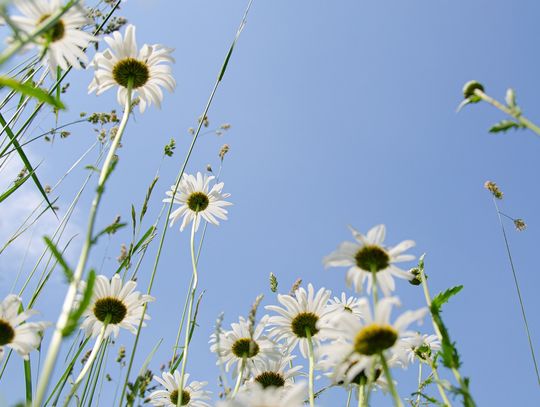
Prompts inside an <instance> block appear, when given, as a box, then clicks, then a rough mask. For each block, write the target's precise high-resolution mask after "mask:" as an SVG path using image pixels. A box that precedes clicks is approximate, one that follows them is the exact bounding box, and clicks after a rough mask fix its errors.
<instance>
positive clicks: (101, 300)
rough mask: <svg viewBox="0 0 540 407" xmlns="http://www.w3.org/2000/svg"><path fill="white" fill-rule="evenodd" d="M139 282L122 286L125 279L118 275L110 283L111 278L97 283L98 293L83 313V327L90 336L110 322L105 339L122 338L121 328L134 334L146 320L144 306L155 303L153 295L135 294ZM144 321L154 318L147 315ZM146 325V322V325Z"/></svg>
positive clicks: (99, 279) (102, 276)
mask: <svg viewBox="0 0 540 407" xmlns="http://www.w3.org/2000/svg"><path fill="white" fill-rule="evenodd" d="M136 287H137V283H135V281H128V282H127V283H125V284H122V279H121V278H120V276H119V275H118V274H115V275H114V276H113V278H112V279H110V280H109V278H108V277H107V276H104V275H99V276H97V277H96V280H95V282H94V290H93V292H92V299H91V301H90V305H89V306H88V308H87V309H86V311H85V312H84V314H83V317H85V319H84V321H83V323H82V324H81V329H84V330H85V332H86V335H87V336H98V335H99V333H100V331H101V328H102V327H103V325H104V324H105V323H107V328H106V329H105V334H104V338H107V337H109V336H110V335H111V334H114V336H115V337H117V336H118V333H119V332H120V328H125V329H127V330H128V331H130V332H132V333H133V334H136V333H137V328H138V326H139V323H140V321H141V318H142V314H143V309H144V304H146V303H147V302H151V301H154V298H153V297H151V296H150V295H146V294H141V293H140V292H139V291H135V288H136ZM144 319H145V320H147V319H150V317H149V316H148V314H146V313H145V315H144ZM145 325H146V324H145V323H143V326H145Z"/></svg>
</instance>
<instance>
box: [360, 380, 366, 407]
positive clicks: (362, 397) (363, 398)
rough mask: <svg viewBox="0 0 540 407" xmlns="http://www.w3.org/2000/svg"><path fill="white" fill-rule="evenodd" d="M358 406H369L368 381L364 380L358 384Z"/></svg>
mask: <svg viewBox="0 0 540 407" xmlns="http://www.w3.org/2000/svg"><path fill="white" fill-rule="evenodd" d="M358 407H367V400H366V383H365V382H364V381H362V382H361V383H360V385H359V386H358Z"/></svg>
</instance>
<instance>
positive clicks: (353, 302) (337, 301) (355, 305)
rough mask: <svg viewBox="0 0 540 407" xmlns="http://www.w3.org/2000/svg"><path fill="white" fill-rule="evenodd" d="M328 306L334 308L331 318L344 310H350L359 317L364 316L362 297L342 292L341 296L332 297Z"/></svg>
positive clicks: (349, 311)
mask: <svg viewBox="0 0 540 407" xmlns="http://www.w3.org/2000/svg"><path fill="white" fill-rule="evenodd" d="M328 307H329V308H330V309H331V310H332V312H331V314H330V315H329V318H334V317H336V316H338V315H340V314H341V313H342V312H348V313H351V314H353V315H354V316H355V317H357V318H362V311H361V309H360V308H361V306H360V299H359V298H356V297H353V296H350V297H347V294H345V293H341V297H334V298H330V300H329V303H328Z"/></svg>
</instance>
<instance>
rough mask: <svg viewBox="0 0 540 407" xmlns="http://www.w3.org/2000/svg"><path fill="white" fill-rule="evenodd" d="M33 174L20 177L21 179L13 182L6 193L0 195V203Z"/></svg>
mask: <svg viewBox="0 0 540 407" xmlns="http://www.w3.org/2000/svg"><path fill="white" fill-rule="evenodd" d="M32 174H33V173H30V174H27V175H26V176H24V177H22V178H21V179H18V180H17V181H15V182H14V184H13V186H12V187H11V188H9V189H8V190H7V191H6V192H4V193H3V194H2V195H0V202H2V201H4V200H6V199H7V198H8V197H9V196H10V195H11V194H12V193H14V192H15V191H16V190H17V189H19V187H20V186H21V185H22V184H24V183H25V182H26V181H27V180H28V178H30V177H31V176H32Z"/></svg>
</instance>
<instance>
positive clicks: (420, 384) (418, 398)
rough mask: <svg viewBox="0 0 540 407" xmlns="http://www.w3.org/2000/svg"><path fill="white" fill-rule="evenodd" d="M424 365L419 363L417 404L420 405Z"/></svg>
mask: <svg viewBox="0 0 540 407" xmlns="http://www.w3.org/2000/svg"><path fill="white" fill-rule="evenodd" d="M422 366H423V364H422V363H421V362H420V363H418V394H417V395H416V406H417V407H419V406H420V393H421V391H422Z"/></svg>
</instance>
